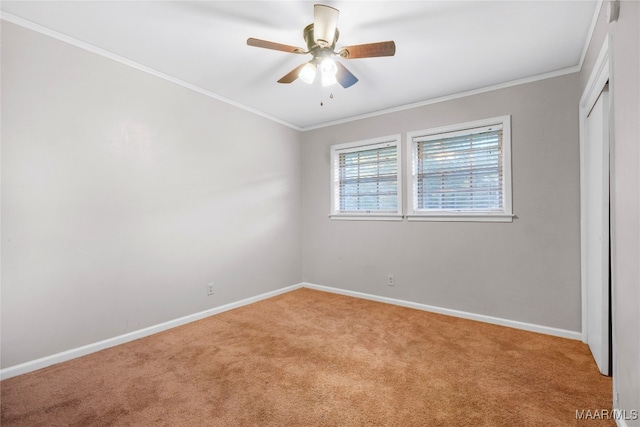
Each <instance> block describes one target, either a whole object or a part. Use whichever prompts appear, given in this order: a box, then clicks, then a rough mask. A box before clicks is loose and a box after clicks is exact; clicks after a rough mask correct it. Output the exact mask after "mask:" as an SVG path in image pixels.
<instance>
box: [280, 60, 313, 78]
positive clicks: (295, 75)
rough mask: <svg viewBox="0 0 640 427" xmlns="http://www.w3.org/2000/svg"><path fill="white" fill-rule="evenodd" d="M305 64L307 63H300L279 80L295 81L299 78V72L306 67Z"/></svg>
mask: <svg viewBox="0 0 640 427" xmlns="http://www.w3.org/2000/svg"><path fill="white" fill-rule="evenodd" d="M305 65H307V63H306V62H305V63H304V64H300V65H298V66H297V67H296V68H294V69H293V70H291V71H289V72H288V73H287V74H286V75H284V76H283V77H282V78H281V79H280V80H278V83H291V82H293V81H294V80H295V79H297V78H298V73H299V72H300V70H301V69H302V67H304V66H305Z"/></svg>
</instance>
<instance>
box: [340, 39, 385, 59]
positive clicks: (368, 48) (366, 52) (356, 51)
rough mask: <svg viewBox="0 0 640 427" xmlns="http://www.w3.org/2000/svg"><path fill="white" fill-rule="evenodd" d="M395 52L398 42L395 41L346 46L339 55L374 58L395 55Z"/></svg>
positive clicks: (350, 57)
mask: <svg viewBox="0 0 640 427" xmlns="http://www.w3.org/2000/svg"><path fill="white" fill-rule="evenodd" d="M395 54H396V44H395V43H394V42H393V41H388V42H379V43H368V44H357V45H354V46H345V47H343V48H342V49H340V51H339V52H338V55H340V56H341V57H343V58H344V59H355V58H373V57H375V56H393V55H395Z"/></svg>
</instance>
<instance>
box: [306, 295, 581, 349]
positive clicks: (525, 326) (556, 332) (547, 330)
mask: <svg viewBox="0 0 640 427" xmlns="http://www.w3.org/2000/svg"><path fill="white" fill-rule="evenodd" d="M302 287H305V288H310V289H316V290H319V291H325V292H332V293H335V294H340V295H347V296H351V297H356V298H363V299H368V300H372V301H378V302H384V303H387V304H394V305H399V306H402V307H409V308H415V309H417V310H422V311H429V312H431V313H438V314H446V315H448V316H454V317H461V318H463V319H469V320H477V321H479V322H485V323H491V324H494V325H500V326H508V327H510V328H515V329H522V330H525V331H531V332H538V333H541V334H545V335H553V336H556V337H562V338H569V339H573V340H581V339H582V333H580V332H576V331H569V330H566V329H558V328H551V327H549V326H541V325H536V324H533V323H525V322H519V321H517V320H509V319H502V318H499V317H492V316H485V315H483V314H475V313H468V312H466V311H459V310H453V309H450V308H442V307H436V306H432V305H426V304H420V303H417V302H412V301H405V300H399V299H394V298H388V297H383V296H379V295H371V294H365V293H362V292H356V291H348V290H344V289H339V288H331V287H328V286H322V285H316V284H313V283H302Z"/></svg>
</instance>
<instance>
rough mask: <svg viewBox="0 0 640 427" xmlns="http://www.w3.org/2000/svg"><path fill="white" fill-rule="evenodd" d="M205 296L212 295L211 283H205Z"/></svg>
mask: <svg viewBox="0 0 640 427" xmlns="http://www.w3.org/2000/svg"><path fill="white" fill-rule="evenodd" d="M207 295H213V283H207Z"/></svg>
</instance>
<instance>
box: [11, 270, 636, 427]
mask: <svg viewBox="0 0 640 427" xmlns="http://www.w3.org/2000/svg"><path fill="white" fill-rule="evenodd" d="M302 287H305V288H309V289H316V290H319V291H325V292H331V293H335V294H340V295H346V296H350V297H355V298H363V299H367V300H372V301H378V302H383V303H387V304H394V305H399V306H402V307H409V308H414V309H417V310H423V311H429V312H432V313H439V314H445V315H448V316H454V317H460V318H463V319H470V320H477V321H480V322H485V323H492V324H495V325H501V326H508V327H511V328H516V329H523V330H526V331H532V332H538V333H542V334H546V335H553V336H558V337H562V338H570V339H575V340H580V339H582V335H581V333H580V332H574V331H568V330H564V329H556V328H550V327H548V326H540V325H535V324H532V323H524V322H518V321H515V320H508V319H501V318H498V317H491V316H485V315H482V314H474V313H467V312H464V311H459V310H452V309H449V308H442V307H435V306H431V305H426V304H420V303H417V302H412V301H405V300H399V299H394V298H388V297H383V296H378V295H372V294H365V293H362V292H356V291H349V290H345V289H339V288H332V287H329V286H321V285H316V284H313V283H298V284H296V285H292V286H287V287H285V288H281V289H277V290H275V291H271V292H266V293H264V294H260V295H257V296H254V297H250V298H246V299H243V300H240V301H236V302H233V303H229V304H226V305H222V306H219V307H214V308H211V309H208V310H205V311H201V312H199V313H194V314H190V315H188V316H184V317H180V318H178V319H174V320H170V321H168V322H164V323H160V324H158V325H154V326H149V327H147V328H144V329H139V330H137V331H133V332H129V333H126V334H123V335H119V336H117V337H113V338H108V339H106V340H102V341H98V342H95V343H92V344H87V345H84V346H82V347H77V348H73V349H70V350H67V351H63V352H60V353H56V354H52V355H50V356H46V357H42V358H40V359H36V360H32V361H29V362H25V363H21V364H19V365H15V366H10V367H8V368H5V369H1V370H0V380H4V379H7V378H11V377H15V376H17V375H22V374H26V373H28V372H32V371H35V370H38V369H42V368H46V367H47V366H51V365H55V364H56V363H61V362H66V361H67V360H71V359H75V358H76V357H81V356H85V355H87V354H91V353H95V352H96V351H100V350H104V349H106V348H109V347H114V346H116V345H119V344H124V343H127V342H130V341H133V340H136V339H139V338H144V337H146V336H149V335H153V334H156V333H158V332H162V331H166V330H167V329H171V328H175V327H176V326H181V325H185V324H187V323H191V322H194V321H196V320H200V319H204V318H205V317H209V316H213V315H215V314H218V313H222V312H225V311H228V310H232V309H234V308H238V307H242V306H245V305H248V304H252V303H254V302H258V301H261V300H264V299H267V298H271V297H274V296H276V295H280V294H283V293H286V292H290V291H293V290H295V289H299V288H302ZM620 427H626V426H625V425H624V424H622V425H620Z"/></svg>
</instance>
